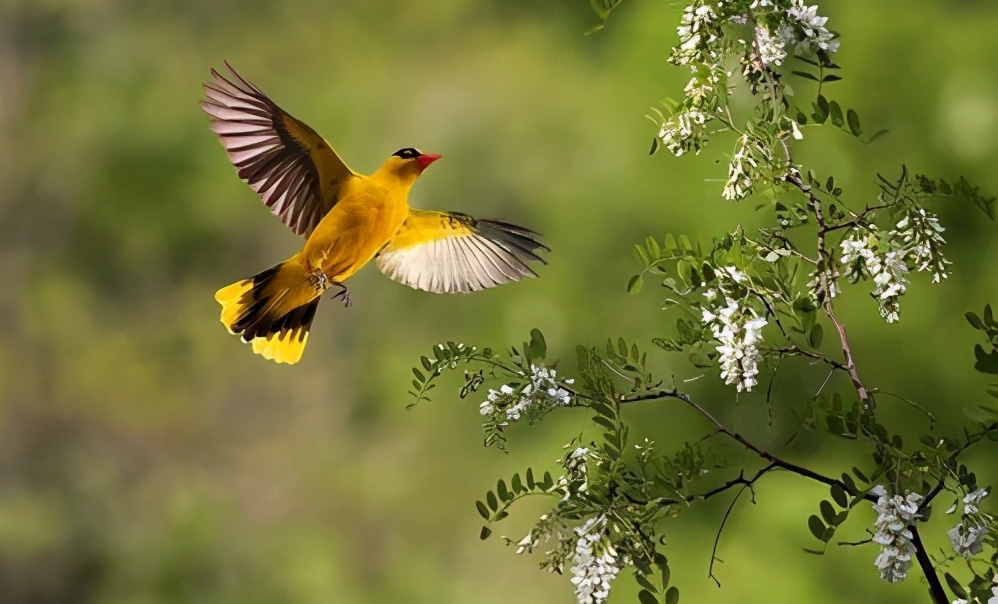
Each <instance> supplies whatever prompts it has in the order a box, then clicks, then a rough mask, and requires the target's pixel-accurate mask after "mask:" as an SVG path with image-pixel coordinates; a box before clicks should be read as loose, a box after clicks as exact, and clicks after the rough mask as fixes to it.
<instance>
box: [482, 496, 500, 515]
mask: <svg viewBox="0 0 998 604" xmlns="http://www.w3.org/2000/svg"><path fill="white" fill-rule="evenodd" d="M485 499H486V500H487V501H488V502H489V509H491V510H492V511H493V512H494V511H496V510H498V509H499V500H498V499H496V494H495V493H493V492H492V491H489V492H488V493H487V494H486V496H485Z"/></svg>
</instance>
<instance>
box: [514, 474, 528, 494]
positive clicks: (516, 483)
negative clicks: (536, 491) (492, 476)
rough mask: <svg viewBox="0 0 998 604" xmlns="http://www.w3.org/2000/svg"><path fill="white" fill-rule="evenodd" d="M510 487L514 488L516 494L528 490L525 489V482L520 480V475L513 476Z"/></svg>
mask: <svg viewBox="0 0 998 604" xmlns="http://www.w3.org/2000/svg"><path fill="white" fill-rule="evenodd" d="M510 486H511V487H512V488H513V492H514V493H520V492H522V491H525V490H526V489H524V488H523V482H522V481H521V480H520V475H519V474H513V478H512V479H511V480H510Z"/></svg>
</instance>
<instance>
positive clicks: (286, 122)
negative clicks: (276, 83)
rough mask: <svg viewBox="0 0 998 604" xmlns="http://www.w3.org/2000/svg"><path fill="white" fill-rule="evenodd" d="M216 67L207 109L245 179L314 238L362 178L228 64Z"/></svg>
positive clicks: (293, 224) (292, 224)
mask: <svg viewBox="0 0 998 604" xmlns="http://www.w3.org/2000/svg"><path fill="white" fill-rule="evenodd" d="M225 66H226V67H228V69H229V72H230V73H231V74H232V75H231V78H232V79H229V78H227V77H225V76H223V75H222V74H220V73H219V72H218V71H216V70H214V69H212V70H211V75H212V77H213V78H214V79H213V81H211V82H207V83H205V85H204V92H205V95H206V96H207V98H206V99H205V100H204V101H202V102H201V109H202V110H204V112H205V113H207V114H208V115H209V116H210V117H211V130H212V132H214V133H215V135H216V136H218V140H219V141H220V142H221V143H222V146H223V147H225V152H226V153H227V154H228V156H229V160H230V161H231V162H232V165H233V166H235V167H236V170H237V171H238V172H239V178H241V179H243V180H244V181H245V182H246V184H248V185H249V186H250V188H251V189H253V191H255V192H256V194H257V195H259V196H260V199H261V200H263V203H265V204H267V207H269V208H270V211H271V212H273V213H274V214H275V215H277V216H280V217H281V220H283V221H284V224H286V225H288V226H289V227H291V230H293V231H294V232H295V233H297V234H298V235H306V236H307V235H308V234H310V233H311V232H312V230H313V229H315V227H316V225H318V224H319V221H320V220H322V217H323V216H325V215H326V213H327V212H328V211H329V210H330V209H331V208H332V207H333V205H334V204H335V203H336V200H337V197H338V192H339V189H340V187H342V186H343V184H344V183H345V182H347V181H348V180H350V179H352V178H356V177H357V174H356V173H355V172H354V171H353V170H351V169H350V168H348V167H347V165H346V164H344V163H343V160H342V159H340V158H339V156H338V155H336V152H335V151H333V149H332V147H330V146H329V143H327V142H326V141H324V140H323V139H322V137H321V136H319V135H318V134H317V133H316V132H315V130H312V129H311V128H309V127H308V126H307V125H306V124H304V123H302V122H300V121H298V120H296V119H295V118H293V117H291V115H289V114H288V113H286V112H285V111H284V110H283V109H281V108H280V107H278V106H277V104H276V103H275V102H274V101H272V100H270V99H269V98H268V97H267V95H265V94H264V93H263V92H261V91H260V89H259V88H257V87H256V86H254V85H253V84H251V83H249V82H248V81H246V80H245V79H243V78H242V77H241V76H240V75H239V74H238V73H236V71H235V70H234V69H233V68H232V66H231V65H229V64H228V63H226V64H225Z"/></svg>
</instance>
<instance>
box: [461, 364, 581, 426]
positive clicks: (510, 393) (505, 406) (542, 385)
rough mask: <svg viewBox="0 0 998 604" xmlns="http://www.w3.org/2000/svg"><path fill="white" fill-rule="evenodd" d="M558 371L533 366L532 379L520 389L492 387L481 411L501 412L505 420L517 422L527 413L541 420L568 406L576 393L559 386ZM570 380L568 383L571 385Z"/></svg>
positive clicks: (503, 386)
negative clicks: (554, 410) (551, 411)
mask: <svg viewBox="0 0 998 604" xmlns="http://www.w3.org/2000/svg"><path fill="white" fill-rule="evenodd" d="M557 376H558V374H557V372H556V371H555V370H554V369H551V368H548V367H542V366H538V365H531V366H530V375H528V376H526V377H527V378H528V381H527V383H526V384H524V385H523V386H521V387H520V388H519V389H517V388H514V387H513V386H510V385H508V384H503V385H502V386H500V387H499V390H491V389H490V390H489V394H488V397H487V398H486V400H485V401H484V402H483V403H482V404H481V405H479V409H478V410H479V413H481V414H482V415H485V416H490V415H493V414H494V413H496V412H497V411H502V412H503V414H504V415H505V420H506V421H505V422H504V424H505V423H508V422H511V421H516V420H518V419H520V418H521V417H523V416H524V415H529V416H531V417H532V418H533V419H538V418H540V417H541V416H543V415H544V414H546V413H547V412H548V411H550V410H552V409H554V408H555V407H559V406H568V405H569V404H571V402H572V395H571V393H570V392H569V391H568V390H565V389H564V388H562V387H561V386H559V385H558V381H557ZM573 381H574V380H572V379H567V380H564V383H566V384H571V383H572V382H573Z"/></svg>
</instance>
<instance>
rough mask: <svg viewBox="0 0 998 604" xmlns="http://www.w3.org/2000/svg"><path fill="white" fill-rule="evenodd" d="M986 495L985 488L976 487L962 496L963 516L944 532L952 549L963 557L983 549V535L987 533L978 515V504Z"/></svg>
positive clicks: (951, 509)
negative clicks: (957, 522)
mask: <svg viewBox="0 0 998 604" xmlns="http://www.w3.org/2000/svg"><path fill="white" fill-rule="evenodd" d="M987 496H988V491H987V489H977V490H976V491H973V492H971V493H968V494H967V495H965V496H964V498H963V518H962V519H961V520H960V522H959V524H957V525H956V526H954V527H953V528H952V529H950V530H949V532H947V533H946V534H947V535H948V536H949V541H950V544H951V545H952V546H953V551H955V552H956V553H957V554H959V555H961V556H963V557H964V558H969V557H971V556H973V555H975V554H979V553H981V551H983V549H984V537H985V536H987V534H988V527H987V525H986V524H985V522H984V520H983V519H982V518H981V517H980V516H979V515H980V514H981V509H980V507H979V504H980V502H981V500H982V499H984V498H985V497H987ZM955 508H956V505H954V506H953V508H950V510H947V512H952V511H953V510H954V509H955Z"/></svg>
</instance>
